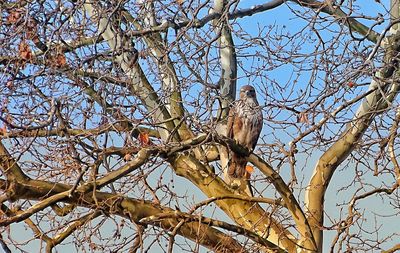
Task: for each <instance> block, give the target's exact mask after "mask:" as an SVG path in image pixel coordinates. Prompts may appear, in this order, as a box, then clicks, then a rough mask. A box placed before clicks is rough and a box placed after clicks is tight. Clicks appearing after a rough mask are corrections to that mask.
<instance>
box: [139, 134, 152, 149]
mask: <svg viewBox="0 0 400 253" xmlns="http://www.w3.org/2000/svg"><path fill="white" fill-rule="evenodd" d="M138 140H139V143H140V145H141V146H143V147H146V146H149V145H150V144H151V141H150V138H149V134H148V133H139V136H138Z"/></svg>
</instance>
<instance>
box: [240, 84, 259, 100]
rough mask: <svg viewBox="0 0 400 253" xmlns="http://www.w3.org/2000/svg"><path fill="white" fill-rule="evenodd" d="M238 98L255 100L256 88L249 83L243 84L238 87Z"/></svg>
mask: <svg viewBox="0 0 400 253" xmlns="http://www.w3.org/2000/svg"><path fill="white" fill-rule="evenodd" d="M240 99H241V100H246V101H255V102H257V97H256V90H255V89H254V87H253V86H251V85H245V86H242V88H240Z"/></svg>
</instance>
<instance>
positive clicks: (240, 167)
mask: <svg viewBox="0 0 400 253" xmlns="http://www.w3.org/2000/svg"><path fill="white" fill-rule="evenodd" d="M246 164H247V160H246V157H243V156H238V155H237V154H235V153H234V152H232V155H231V160H230V161H229V169H228V174H229V176H231V177H233V178H244V177H245V173H246Z"/></svg>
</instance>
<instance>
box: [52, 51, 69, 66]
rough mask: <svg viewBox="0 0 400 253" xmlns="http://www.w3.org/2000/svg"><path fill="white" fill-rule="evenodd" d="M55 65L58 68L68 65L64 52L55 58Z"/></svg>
mask: <svg viewBox="0 0 400 253" xmlns="http://www.w3.org/2000/svg"><path fill="white" fill-rule="evenodd" d="M54 65H55V66H56V67H58V68H61V67H64V66H65V65H67V59H66V58H65V55H64V54H58V55H56V57H55V58H54Z"/></svg>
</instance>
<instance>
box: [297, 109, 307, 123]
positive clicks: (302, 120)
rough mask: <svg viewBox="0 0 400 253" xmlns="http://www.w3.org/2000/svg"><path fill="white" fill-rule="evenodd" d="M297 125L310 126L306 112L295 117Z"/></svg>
mask: <svg viewBox="0 0 400 253" xmlns="http://www.w3.org/2000/svg"><path fill="white" fill-rule="evenodd" d="M297 123H306V124H310V121H309V119H308V113H306V112H301V113H299V115H297Z"/></svg>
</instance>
